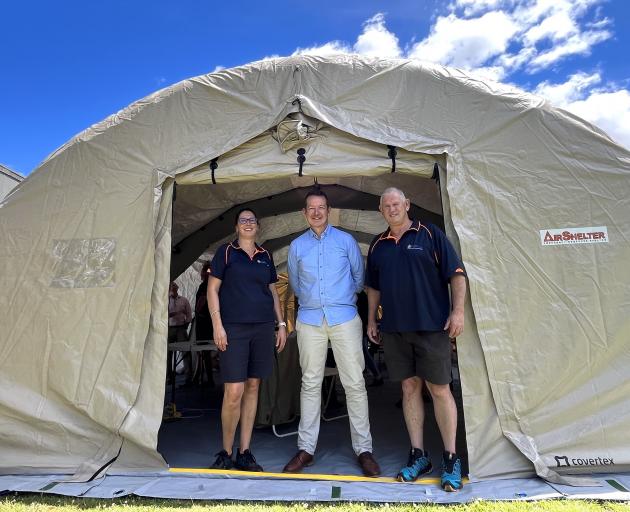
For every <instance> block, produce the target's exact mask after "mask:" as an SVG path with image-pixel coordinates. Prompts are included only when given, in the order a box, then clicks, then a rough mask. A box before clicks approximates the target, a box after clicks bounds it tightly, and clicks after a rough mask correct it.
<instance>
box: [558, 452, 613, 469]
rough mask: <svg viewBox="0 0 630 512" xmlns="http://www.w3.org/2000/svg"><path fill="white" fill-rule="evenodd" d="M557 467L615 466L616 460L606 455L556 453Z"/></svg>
mask: <svg viewBox="0 0 630 512" xmlns="http://www.w3.org/2000/svg"><path fill="white" fill-rule="evenodd" d="M553 458H554V459H556V467H558V468H570V467H571V466H614V465H615V462H614V460H613V459H612V458H610V459H607V458H604V457H590V458H589V457H571V458H569V457H567V456H566V455H555V456H554V457H553Z"/></svg>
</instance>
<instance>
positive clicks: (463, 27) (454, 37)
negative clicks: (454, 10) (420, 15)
mask: <svg viewBox="0 0 630 512" xmlns="http://www.w3.org/2000/svg"><path fill="white" fill-rule="evenodd" d="M517 30H518V27H517V25H516V23H515V22H514V21H513V20H512V19H511V18H510V17H509V16H508V15H507V14H505V13H504V12H501V11H492V12H488V13H486V14H484V15H483V16H481V17H479V18H473V19H463V18H459V17H457V16H456V15H455V14H449V15H448V16H440V17H438V19H437V21H436V23H435V25H434V26H433V28H432V30H431V33H430V34H429V36H428V37H427V38H426V39H424V40H422V41H420V42H419V43H417V44H415V45H414V46H413V47H412V48H411V51H410V52H409V57H412V58H418V59H423V60H430V61H433V62H439V63H440V64H445V65H451V66H457V67H462V68H465V69H471V68H476V67H480V66H482V65H483V64H484V63H486V62H487V61H488V60H490V59H492V58H494V57H496V56H498V55H501V54H502V53H504V52H505V50H506V49H507V47H508V44H509V41H510V39H511V38H512V37H513V36H514V35H515V33H516V32H517Z"/></svg>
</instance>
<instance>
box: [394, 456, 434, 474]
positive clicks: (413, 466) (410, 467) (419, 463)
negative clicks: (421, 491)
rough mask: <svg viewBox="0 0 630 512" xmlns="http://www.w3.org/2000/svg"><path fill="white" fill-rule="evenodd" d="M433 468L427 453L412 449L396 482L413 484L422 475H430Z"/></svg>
mask: <svg viewBox="0 0 630 512" xmlns="http://www.w3.org/2000/svg"><path fill="white" fill-rule="evenodd" d="M432 470H433V466H432V465H431V459H429V453H428V452H423V451H422V450H421V449H420V448H412V449H411V451H410V452H409V459H408V460H407V465H406V466H405V467H404V468H402V469H401V470H400V471H399V473H398V475H397V476H396V480H398V481H399V482H415V481H416V480H417V479H418V478H419V477H421V476H422V475H426V474H427V473H431V471H432Z"/></svg>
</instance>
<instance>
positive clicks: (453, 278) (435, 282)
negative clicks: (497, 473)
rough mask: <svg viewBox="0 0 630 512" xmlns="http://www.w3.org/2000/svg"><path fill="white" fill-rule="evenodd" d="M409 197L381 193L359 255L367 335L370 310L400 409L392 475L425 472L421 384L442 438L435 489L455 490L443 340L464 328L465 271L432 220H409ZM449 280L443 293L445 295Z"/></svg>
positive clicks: (447, 350) (447, 348)
mask: <svg viewBox="0 0 630 512" xmlns="http://www.w3.org/2000/svg"><path fill="white" fill-rule="evenodd" d="M409 207H410V202H409V199H407V198H406V197H405V194H404V193H403V192H402V191H401V190H399V189H397V188H393V187H392V188H388V189H387V190H385V192H383V195H382V196H381V202H380V206H379V209H380V211H381V213H382V214H383V217H385V220H386V221H387V224H388V225H389V228H388V229H387V231H385V232H384V233H382V234H380V235H378V236H377V237H375V238H374V240H373V241H372V243H371V244H370V250H369V253H368V259H367V274H366V285H367V287H368V289H367V290H368V302H369V312H368V336H369V337H370V339H371V340H372V341H373V342H375V343H379V342H380V340H379V337H378V335H379V333H378V327H377V324H376V311H377V308H378V305H379V304H380V305H381V306H382V309H383V317H382V319H381V325H380V330H381V332H382V333H383V348H384V350H385V360H386V363H387V368H388V370H389V375H390V378H392V379H393V380H400V381H401V382H402V392H403V413H404V416H405V423H406V425H407V431H408V432H409V438H410V441H411V451H410V454H409V459H408V461H407V465H406V466H404V467H403V468H402V469H401V470H400V472H399V473H398V477H397V478H398V480H400V481H403V482H412V481H414V480H416V479H417V478H418V477H419V476H421V475H423V474H426V473H429V472H431V470H432V469H433V468H432V465H431V460H430V458H429V454H428V453H427V452H426V451H424V450H423V426H424V404H423V401H422V386H423V384H424V383H426V385H427V388H428V390H429V392H430V393H431V397H432V398H433V407H434V410H435V418H436V421H437V424H438V427H439V429H440V433H441V435H442V441H443V443H444V449H445V451H444V455H443V466H442V478H441V483H442V488H443V489H444V490H446V491H455V490H458V489H461V487H462V479H461V461H460V459H459V457H458V456H457V455H456V454H455V436H456V432H457V407H456V405H455V400H454V399H453V395H452V393H451V390H450V387H449V384H450V381H451V343H450V338H455V337H457V336H459V335H460V334H461V333H462V331H463V329H464V298H465V295H466V277H465V276H466V273H465V271H464V267H463V265H462V263H461V261H460V259H459V257H458V256H457V254H456V253H455V250H454V249H453V246H452V245H451V243H450V242H449V241H448V239H447V238H446V235H445V234H444V233H443V232H442V231H441V230H440V229H438V228H437V227H436V226H434V225H432V224H426V225H425V224H422V223H421V222H420V221H418V220H412V219H410V218H409V213H408V212H409ZM449 284H450V289H451V290H450V297H449Z"/></svg>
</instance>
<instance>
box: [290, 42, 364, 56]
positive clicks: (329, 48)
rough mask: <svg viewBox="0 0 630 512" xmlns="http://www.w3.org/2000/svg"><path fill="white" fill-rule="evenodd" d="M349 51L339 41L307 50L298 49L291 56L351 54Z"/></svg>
mask: <svg viewBox="0 0 630 512" xmlns="http://www.w3.org/2000/svg"><path fill="white" fill-rule="evenodd" d="M351 51H352V50H351V49H350V48H349V47H348V46H347V45H346V44H345V43H343V42H341V41H330V42H328V43H324V44H322V45H320V46H311V47H309V48H298V49H296V50H295V51H294V52H293V55H338V54H340V53H351Z"/></svg>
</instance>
